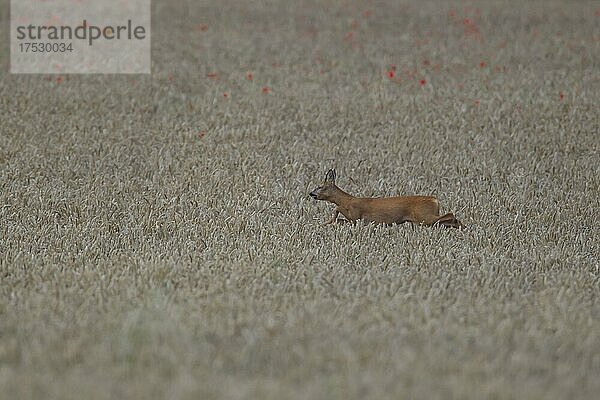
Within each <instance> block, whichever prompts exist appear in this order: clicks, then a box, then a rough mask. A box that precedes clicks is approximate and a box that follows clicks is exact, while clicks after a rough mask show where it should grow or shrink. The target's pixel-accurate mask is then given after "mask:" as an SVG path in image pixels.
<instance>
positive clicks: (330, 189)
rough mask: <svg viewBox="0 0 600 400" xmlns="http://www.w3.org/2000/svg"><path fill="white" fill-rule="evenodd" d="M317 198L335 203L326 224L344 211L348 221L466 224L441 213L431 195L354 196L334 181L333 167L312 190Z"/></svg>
mask: <svg viewBox="0 0 600 400" xmlns="http://www.w3.org/2000/svg"><path fill="white" fill-rule="evenodd" d="M310 196H311V197H312V198H314V199H317V200H325V201H328V202H330V203H333V204H335V205H336V206H337V207H336V208H335V210H334V211H333V215H332V217H331V219H329V220H328V221H327V222H326V224H333V223H335V222H337V221H338V215H339V214H340V213H341V214H342V215H344V217H346V220H348V221H351V222H356V221H357V220H359V219H362V220H364V221H366V222H379V223H384V224H388V225H391V224H402V223H404V222H412V223H414V224H423V225H427V226H432V225H443V226H446V227H452V228H459V229H460V228H464V225H463V224H462V223H461V222H460V221H459V220H457V219H456V218H455V217H454V214H452V213H448V214H444V215H441V216H440V203H439V202H438V200H437V199H436V198H435V197H432V196H400V197H380V198H372V197H354V196H352V195H350V194H348V193H346V192H344V191H343V190H342V189H340V188H339V187H337V186H336V184H335V170H333V169H330V170H329V171H328V172H327V175H325V181H323V183H322V184H321V186H319V187H317V188H316V189H315V190H313V191H312V192H310Z"/></svg>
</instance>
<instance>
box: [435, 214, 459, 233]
mask: <svg viewBox="0 0 600 400" xmlns="http://www.w3.org/2000/svg"><path fill="white" fill-rule="evenodd" d="M433 225H434V226H436V225H438V226H439V225H442V226H445V227H446V228H456V229H462V228H464V227H465V226H464V225H463V224H462V222H460V221H459V220H457V219H456V217H455V216H454V214H452V213H448V214H444V215H442V216H441V217H438V218H437V219H436V220H435V222H434V223H433Z"/></svg>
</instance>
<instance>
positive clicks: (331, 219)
mask: <svg viewBox="0 0 600 400" xmlns="http://www.w3.org/2000/svg"><path fill="white" fill-rule="evenodd" d="M339 213H340V211H339V210H338V208H337V207H336V208H335V210H333V215H332V216H331V218H329V220H328V221H327V222H325V223H324V224H323V225H329V224H335V223H336V222H337V217H338V214H339Z"/></svg>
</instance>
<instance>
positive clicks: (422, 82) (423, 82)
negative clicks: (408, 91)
mask: <svg viewBox="0 0 600 400" xmlns="http://www.w3.org/2000/svg"><path fill="white" fill-rule="evenodd" d="M426 83H427V81H426V80H425V79H421V80H420V81H419V85H421V86H425V84H426Z"/></svg>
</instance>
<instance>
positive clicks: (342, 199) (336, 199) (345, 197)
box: [327, 186, 354, 207]
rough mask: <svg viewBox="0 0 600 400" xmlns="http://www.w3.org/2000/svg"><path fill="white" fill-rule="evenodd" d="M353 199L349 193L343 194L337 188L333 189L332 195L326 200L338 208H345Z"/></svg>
mask: <svg viewBox="0 0 600 400" xmlns="http://www.w3.org/2000/svg"><path fill="white" fill-rule="evenodd" d="M353 198H354V196H352V195H351V194H349V193H346V192H344V191H343V190H342V189H340V188H339V187H337V186H336V187H335V189H334V191H333V194H332V195H331V196H330V197H329V199H327V200H328V201H330V202H331V203H334V204H336V205H338V206H342V207H343V206H346V205H347V204H348V203H349V202H350V201H351V200H352V199H353Z"/></svg>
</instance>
